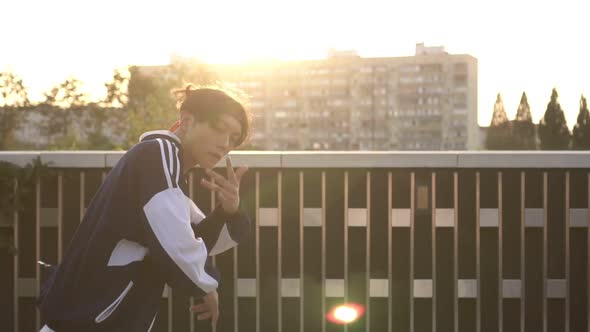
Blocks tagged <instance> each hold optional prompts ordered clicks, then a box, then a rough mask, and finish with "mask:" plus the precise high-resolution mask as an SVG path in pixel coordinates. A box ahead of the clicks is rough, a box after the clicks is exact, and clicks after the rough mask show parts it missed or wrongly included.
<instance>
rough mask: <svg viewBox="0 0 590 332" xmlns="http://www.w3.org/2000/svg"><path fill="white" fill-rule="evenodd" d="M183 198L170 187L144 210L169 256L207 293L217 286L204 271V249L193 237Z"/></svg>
mask: <svg viewBox="0 0 590 332" xmlns="http://www.w3.org/2000/svg"><path fill="white" fill-rule="evenodd" d="M185 197H186V196H185V195H184V193H183V192H182V190H180V188H169V189H167V190H164V191H161V192H159V193H157V194H156V195H154V197H152V199H150V201H149V202H148V203H147V204H146V205H145V206H144V207H143V210H144V212H145V215H146V217H147V219H148V222H149V225H150V227H151V229H152V231H153V232H154V234H155V235H156V237H157V239H158V241H159V242H160V245H161V246H162V247H163V248H164V250H165V251H166V253H167V254H168V256H169V257H170V258H171V259H172V260H173V261H174V263H176V265H177V266H178V267H179V268H180V269H181V270H182V272H184V274H185V275H186V276H187V277H188V278H190V280H191V281H193V282H194V283H195V284H196V285H197V286H198V287H199V288H201V289H202V290H203V291H204V292H205V293H209V292H211V291H213V290H215V289H216V288H217V286H218V284H217V281H216V280H215V279H214V278H213V277H211V276H210V275H209V274H207V273H206V272H205V261H206V259H207V247H206V246H205V243H204V242H203V240H202V239H201V238H195V236H194V233H193V230H192V228H191V226H190V223H189V220H190V219H189V218H190V215H189V209H187V206H186V198H185Z"/></svg>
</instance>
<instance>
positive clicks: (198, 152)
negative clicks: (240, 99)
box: [182, 114, 242, 168]
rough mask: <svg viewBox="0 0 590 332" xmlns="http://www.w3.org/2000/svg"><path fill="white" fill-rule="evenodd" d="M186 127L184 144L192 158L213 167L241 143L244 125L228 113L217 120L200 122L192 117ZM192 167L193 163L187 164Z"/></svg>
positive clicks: (198, 162) (203, 164) (185, 151)
mask: <svg viewBox="0 0 590 332" xmlns="http://www.w3.org/2000/svg"><path fill="white" fill-rule="evenodd" d="M191 122H192V124H190V123H189V124H188V125H187V126H186V127H187V129H186V133H185V135H184V137H183V141H182V145H183V148H184V153H188V154H190V160H192V161H194V162H196V164H198V165H199V166H201V167H202V168H212V167H213V166H215V164H217V162H218V161H219V160H221V158H223V157H224V156H225V155H226V154H227V153H228V152H230V151H231V150H232V149H233V148H235V147H236V145H237V144H238V143H239V139H240V136H241V132H242V127H241V125H240V123H239V122H238V120H236V119H235V118H234V117H232V116H231V115H228V114H224V115H221V116H220V117H219V118H218V119H217V120H216V121H213V122H212V123H209V121H202V122H198V121H195V120H194V117H193V118H192V121H191ZM187 166H189V167H192V166H193V165H187Z"/></svg>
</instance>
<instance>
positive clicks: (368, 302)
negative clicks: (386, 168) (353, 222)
mask: <svg viewBox="0 0 590 332" xmlns="http://www.w3.org/2000/svg"><path fill="white" fill-rule="evenodd" d="M365 181H366V186H367V229H366V247H365V250H366V251H365V252H366V255H365V271H366V273H365V276H366V279H365V290H366V292H365V305H366V307H367V312H366V316H365V317H366V320H365V330H366V331H371V319H370V318H371V297H370V293H371V290H370V288H369V287H370V280H371V273H370V271H371V258H370V257H371V256H370V254H371V172H369V171H367V173H366V180H365Z"/></svg>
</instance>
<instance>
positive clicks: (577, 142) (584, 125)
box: [572, 95, 590, 150]
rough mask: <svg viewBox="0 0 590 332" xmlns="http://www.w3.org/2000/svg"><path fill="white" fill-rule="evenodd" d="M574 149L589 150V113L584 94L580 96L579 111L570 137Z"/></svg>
mask: <svg viewBox="0 0 590 332" xmlns="http://www.w3.org/2000/svg"><path fill="white" fill-rule="evenodd" d="M572 148H573V149H574V150H590V113H589V112H588V103H587V102H586V98H585V97H584V95H582V97H581V98H580V113H578V121H577V123H576V125H575V126H574V134H573V137H572Z"/></svg>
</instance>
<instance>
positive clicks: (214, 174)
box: [205, 169, 234, 187]
mask: <svg viewBox="0 0 590 332" xmlns="http://www.w3.org/2000/svg"><path fill="white" fill-rule="evenodd" d="M205 173H206V174H207V175H209V176H210V177H211V178H212V179H213V180H215V182H216V183H218V184H219V185H221V186H230V187H231V186H234V185H233V184H232V183H230V182H229V181H228V180H227V179H226V178H224V177H223V176H222V175H221V174H219V173H217V172H215V171H213V170H210V169H206V170H205Z"/></svg>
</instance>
